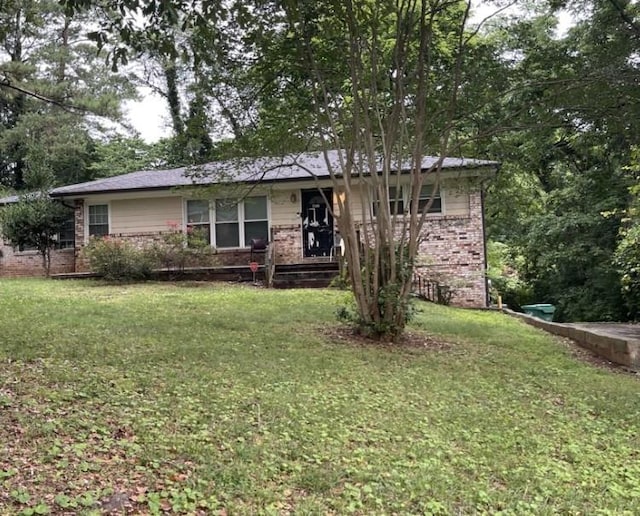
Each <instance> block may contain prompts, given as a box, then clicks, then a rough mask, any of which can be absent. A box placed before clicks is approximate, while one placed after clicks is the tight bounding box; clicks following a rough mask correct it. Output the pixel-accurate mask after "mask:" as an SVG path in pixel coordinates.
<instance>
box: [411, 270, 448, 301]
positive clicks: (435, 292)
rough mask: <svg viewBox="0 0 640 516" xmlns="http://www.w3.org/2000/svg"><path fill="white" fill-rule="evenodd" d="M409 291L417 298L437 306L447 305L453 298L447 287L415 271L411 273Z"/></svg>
mask: <svg viewBox="0 0 640 516" xmlns="http://www.w3.org/2000/svg"><path fill="white" fill-rule="evenodd" d="M411 291H412V292H413V293H414V294H415V295H417V296H418V297H420V298H422V299H426V300H427V301H431V302H432V303H437V304H439V305H448V304H449V303H450V302H451V297H452V296H453V290H452V289H451V287H450V286H449V285H443V284H441V283H439V282H437V281H434V280H432V279H430V278H427V277H425V276H423V275H422V274H420V273H419V272H417V271H414V272H413V278H412V281H411Z"/></svg>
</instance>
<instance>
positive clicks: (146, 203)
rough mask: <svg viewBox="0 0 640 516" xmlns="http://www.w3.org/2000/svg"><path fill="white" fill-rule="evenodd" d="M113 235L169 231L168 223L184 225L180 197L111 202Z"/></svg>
mask: <svg viewBox="0 0 640 516" xmlns="http://www.w3.org/2000/svg"><path fill="white" fill-rule="evenodd" d="M110 209H111V233H146V232H151V231H167V230H168V229H169V225H168V222H177V223H178V224H179V225H182V218H183V209H182V199H181V198H180V197H160V198H152V199H131V200H123V201H111V203H110Z"/></svg>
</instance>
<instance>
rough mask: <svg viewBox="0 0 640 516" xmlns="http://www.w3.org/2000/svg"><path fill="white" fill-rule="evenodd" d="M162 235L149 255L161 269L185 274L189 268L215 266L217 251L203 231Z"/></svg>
mask: <svg viewBox="0 0 640 516" xmlns="http://www.w3.org/2000/svg"><path fill="white" fill-rule="evenodd" d="M170 227H171V228H172V229H171V231H169V232H167V233H164V234H163V235H162V240H161V241H159V242H154V244H153V245H152V246H151V247H150V248H149V249H148V251H147V253H148V254H149V256H151V257H153V261H154V262H156V263H157V264H158V266H159V267H164V268H165V269H167V270H173V271H177V272H179V273H180V272H183V271H184V268H185V267H187V266H201V267H202V266H208V265H213V264H214V254H215V251H214V250H213V249H212V248H211V246H210V245H209V242H208V241H207V239H206V237H205V236H204V234H203V232H202V231H198V230H191V228H188V230H187V231H186V232H183V231H181V230H179V229H176V227H174V226H173V225H172V224H170Z"/></svg>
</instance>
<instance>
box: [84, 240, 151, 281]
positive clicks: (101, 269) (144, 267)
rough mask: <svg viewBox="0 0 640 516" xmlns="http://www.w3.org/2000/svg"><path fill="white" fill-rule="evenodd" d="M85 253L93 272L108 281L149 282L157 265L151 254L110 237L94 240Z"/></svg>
mask: <svg viewBox="0 0 640 516" xmlns="http://www.w3.org/2000/svg"><path fill="white" fill-rule="evenodd" d="M84 252H85V254H86V256H87V257H88V259H89V264H90V266H91V270H92V271H94V272H96V273H98V274H100V275H101V276H102V277H103V278H104V279H106V280H108V281H140V280H147V279H149V278H150V277H151V273H152V271H153V269H154V266H155V265H156V263H155V262H154V259H153V257H152V256H151V253H149V252H147V251H145V250H140V249H136V248H135V247H134V246H133V245H132V244H131V243H129V242H126V241H124V240H120V239H117V238H111V237H109V236H106V237H103V238H92V239H91V241H90V242H89V245H87V247H86V248H85V249H84Z"/></svg>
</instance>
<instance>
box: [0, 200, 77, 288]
mask: <svg viewBox="0 0 640 516" xmlns="http://www.w3.org/2000/svg"><path fill="white" fill-rule="evenodd" d="M69 211H70V208H68V207H66V206H64V205H62V204H61V203H59V202H57V201H54V200H52V199H50V198H49V196H48V195H47V194H46V193H45V192H42V193H31V194H25V195H22V196H20V198H19V200H18V202H16V203H13V204H8V205H6V206H4V207H3V208H2V209H0V230H1V231H2V236H3V237H4V238H5V240H7V241H9V242H10V243H11V245H13V246H14V247H17V248H21V249H25V248H30V249H35V250H37V251H38V253H40V256H41V257H42V267H43V269H44V271H45V274H46V275H47V276H49V272H50V270H51V250H52V249H54V248H55V246H56V244H57V238H58V234H59V233H60V230H61V229H62V226H63V224H64V222H65V221H66V220H67V219H68V218H69Z"/></svg>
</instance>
